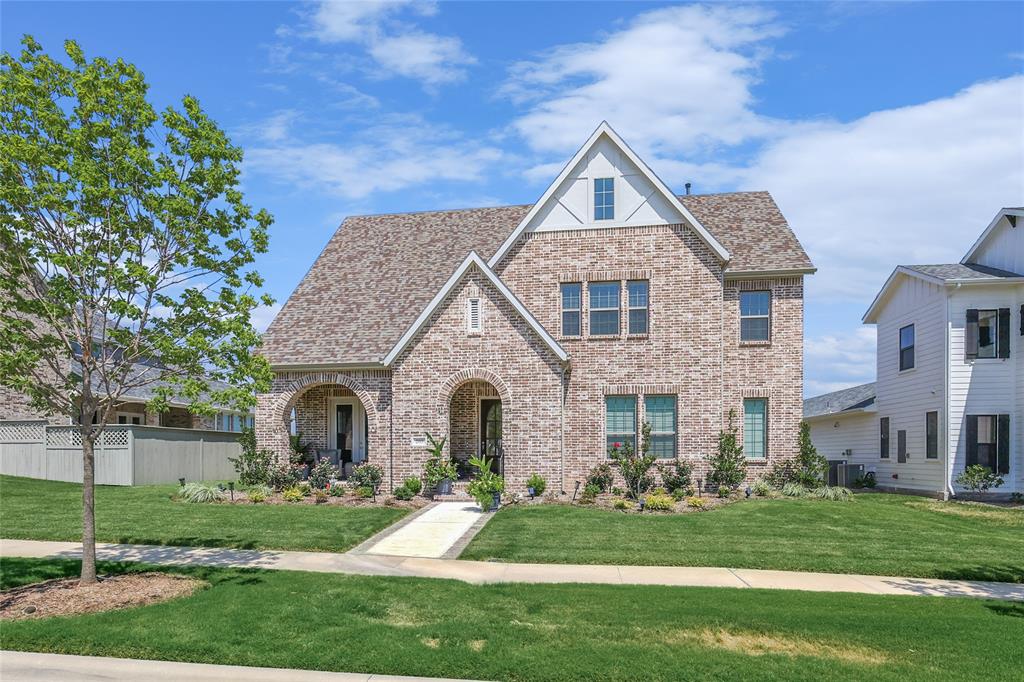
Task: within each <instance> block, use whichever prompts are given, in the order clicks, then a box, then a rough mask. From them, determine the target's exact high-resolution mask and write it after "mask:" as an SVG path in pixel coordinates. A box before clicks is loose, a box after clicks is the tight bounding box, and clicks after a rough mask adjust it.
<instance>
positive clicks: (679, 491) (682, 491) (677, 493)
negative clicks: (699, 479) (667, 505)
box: [672, 488, 693, 502]
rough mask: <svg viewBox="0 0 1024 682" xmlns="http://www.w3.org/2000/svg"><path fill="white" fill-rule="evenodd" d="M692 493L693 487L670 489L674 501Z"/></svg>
mask: <svg viewBox="0 0 1024 682" xmlns="http://www.w3.org/2000/svg"><path fill="white" fill-rule="evenodd" d="M692 494H693V488H676V489H675V490H673V491H672V499H673V500H675V501H676V502H679V501H680V500H682V499H684V498H687V497H689V496H690V495H692Z"/></svg>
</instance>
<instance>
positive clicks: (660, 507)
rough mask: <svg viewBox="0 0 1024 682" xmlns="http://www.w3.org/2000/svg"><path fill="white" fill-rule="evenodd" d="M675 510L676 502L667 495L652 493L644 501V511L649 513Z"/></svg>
mask: <svg viewBox="0 0 1024 682" xmlns="http://www.w3.org/2000/svg"><path fill="white" fill-rule="evenodd" d="M674 508H675V500H673V499H672V498H671V497H670V496H669V495H668V494H665V493H651V494H650V495H648V496H647V497H646V499H645V500H644V509H646V510H648V511H671V510H672V509H674Z"/></svg>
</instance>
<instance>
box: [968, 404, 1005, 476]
mask: <svg viewBox="0 0 1024 682" xmlns="http://www.w3.org/2000/svg"><path fill="white" fill-rule="evenodd" d="M982 419H988V420H991V425H992V441H991V442H986V443H982V442H981V441H980V440H979V437H980V431H981V429H980V428H979V427H980V425H981V420H982ZM966 422H967V424H966V430H967V434H966V436H965V441H966V449H967V456H966V458H965V463H966V465H967V466H971V465H973V464H981V465H982V466H985V467H987V468H988V469H989V470H991V471H993V472H995V473H997V474H1000V475H1004V476H1005V475H1009V473H1010V415H1009V414H969V415H967V417H966ZM982 445H984V446H986V449H987V453H988V454H987V457H986V459H988V460H989V461H991V462H992V464H991V465H989V464H982V462H981V460H982V456H981V446H982Z"/></svg>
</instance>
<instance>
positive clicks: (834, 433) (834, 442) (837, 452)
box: [807, 412, 879, 473]
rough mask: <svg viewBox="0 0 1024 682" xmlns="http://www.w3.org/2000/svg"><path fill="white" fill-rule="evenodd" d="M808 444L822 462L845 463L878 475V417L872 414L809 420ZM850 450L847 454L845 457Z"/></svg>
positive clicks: (823, 417)
mask: <svg viewBox="0 0 1024 682" xmlns="http://www.w3.org/2000/svg"><path fill="white" fill-rule="evenodd" d="M807 423H808V424H810V427H811V442H812V443H814V447H815V448H816V449H817V450H818V453H819V454H821V455H822V456H823V457H824V458H825V459H829V460H833V459H845V460H847V461H848V462H849V463H850V464H863V465H864V470H865V471H875V472H876V473H877V471H878V442H879V441H878V415H877V414H876V413H874V412H853V413H850V414H843V413H841V412H840V413H837V414H834V415H828V416H821V417H815V418H813V419H808V420H807ZM847 450H849V451H850V454H849V455H846V454H845V453H846V451H847Z"/></svg>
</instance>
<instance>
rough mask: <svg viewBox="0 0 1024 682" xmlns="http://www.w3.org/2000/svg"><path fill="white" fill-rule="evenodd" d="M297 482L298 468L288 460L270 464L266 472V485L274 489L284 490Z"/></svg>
mask: <svg viewBox="0 0 1024 682" xmlns="http://www.w3.org/2000/svg"><path fill="white" fill-rule="evenodd" d="M298 482H299V469H298V468H296V467H295V466H294V465H292V464H289V463H288V462H277V463H274V464H271V465H270V469H269V470H268V472H267V485H269V486H270V487H271V488H273V489H274V490H284V489H285V488H290V487H292V486H293V485H297V484H298Z"/></svg>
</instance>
